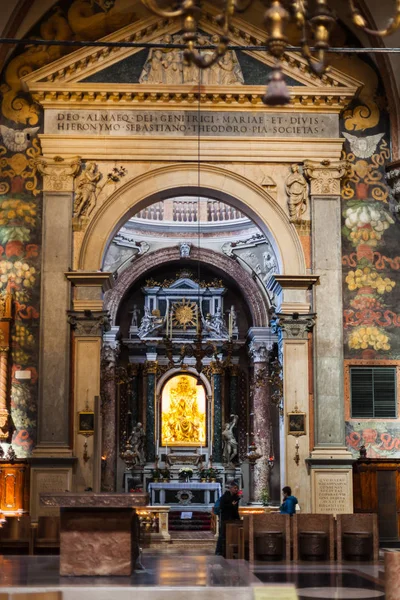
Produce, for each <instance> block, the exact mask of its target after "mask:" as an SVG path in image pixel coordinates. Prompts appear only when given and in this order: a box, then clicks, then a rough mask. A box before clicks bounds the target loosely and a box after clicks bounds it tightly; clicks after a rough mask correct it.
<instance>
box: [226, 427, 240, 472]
mask: <svg viewBox="0 0 400 600" xmlns="http://www.w3.org/2000/svg"><path fill="white" fill-rule="evenodd" d="M238 420H239V417H238V416H237V415H231V420H230V423H225V429H224V430H223V432H222V444H223V448H222V458H223V461H224V464H226V465H229V464H232V461H233V459H234V458H235V457H236V456H237V454H238V443H237V441H236V438H235V436H234V435H233V430H234V428H235V427H236V425H237V422H238Z"/></svg>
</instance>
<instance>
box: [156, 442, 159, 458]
mask: <svg viewBox="0 0 400 600" xmlns="http://www.w3.org/2000/svg"><path fill="white" fill-rule="evenodd" d="M158 450H159V446H158V441H157V445H156V455H157V458H158Z"/></svg>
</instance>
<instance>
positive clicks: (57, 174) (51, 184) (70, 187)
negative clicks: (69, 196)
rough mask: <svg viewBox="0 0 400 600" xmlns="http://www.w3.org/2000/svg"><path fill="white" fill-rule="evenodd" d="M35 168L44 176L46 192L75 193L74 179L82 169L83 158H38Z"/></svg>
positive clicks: (44, 189)
mask: <svg viewBox="0 0 400 600" xmlns="http://www.w3.org/2000/svg"><path fill="white" fill-rule="evenodd" d="M35 166H36V168H37V170H38V171H39V173H40V174H41V175H42V176H43V191H44V192H73V191H74V179H75V177H76V176H77V175H78V173H79V170H80V168H81V158H80V157H79V156H75V157H74V158H69V159H66V158H62V156H55V157H54V158H43V157H42V158H38V159H36V161H35Z"/></svg>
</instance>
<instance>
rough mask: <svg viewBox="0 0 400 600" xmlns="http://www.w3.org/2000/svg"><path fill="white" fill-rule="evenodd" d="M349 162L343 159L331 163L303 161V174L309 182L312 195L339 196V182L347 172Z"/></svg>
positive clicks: (326, 161)
mask: <svg viewBox="0 0 400 600" xmlns="http://www.w3.org/2000/svg"><path fill="white" fill-rule="evenodd" d="M349 169H350V167H349V163H348V162H347V161H345V160H343V161H340V162H334V163H332V162H331V161H330V160H323V161H322V162H321V163H317V162H313V161H311V160H306V161H304V175H305V176H306V177H307V179H308V180H309V182H310V193H311V195H312V196H340V182H341V180H342V179H343V177H345V175H347V173H348V172H349Z"/></svg>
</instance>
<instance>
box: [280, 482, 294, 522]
mask: <svg viewBox="0 0 400 600" xmlns="http://www.w3.org/2000/svg"><path fill="white" fill-rule="evenodd" d="M282 492H283V502H282V504H281V505H280V507H279V512H280V513H281V514H282V515H290V516H292V515H294V514H295V512H296V504H298V502H297V498H296V496H292V489H291V488H290V487H289V486H288V485H287V486H285V487H284V488H283V490H282Z"/></svg>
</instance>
